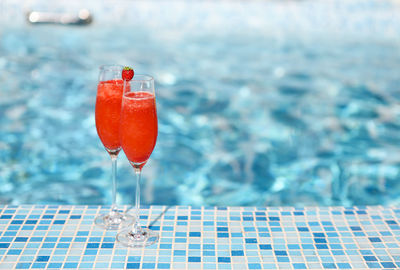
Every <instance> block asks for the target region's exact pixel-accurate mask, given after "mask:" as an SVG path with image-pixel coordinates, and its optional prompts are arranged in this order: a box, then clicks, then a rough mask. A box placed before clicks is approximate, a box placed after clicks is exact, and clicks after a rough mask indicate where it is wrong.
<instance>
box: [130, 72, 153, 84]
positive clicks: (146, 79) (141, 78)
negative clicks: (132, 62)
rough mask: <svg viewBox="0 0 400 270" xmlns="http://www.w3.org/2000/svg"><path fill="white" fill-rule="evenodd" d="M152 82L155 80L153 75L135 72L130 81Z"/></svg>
mask: <svg viewBox="0 0 400 270" xmlns="http://www.w3.org/2000/svg"><path fill="white" fill-rule="evenodd" d="M132 81H133V82H151V81H154V78H153V76H150V75H147V74H135V75H133V78H132V79H131V80H130V81H128V82H132Z"/></svg>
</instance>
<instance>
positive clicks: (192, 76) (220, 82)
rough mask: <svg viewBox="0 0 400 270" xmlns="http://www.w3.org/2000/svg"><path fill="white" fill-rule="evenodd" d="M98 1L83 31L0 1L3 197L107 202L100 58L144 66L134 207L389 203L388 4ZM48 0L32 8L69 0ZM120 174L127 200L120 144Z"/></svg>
mask: <svg viewBox="0 0 400 270" xmlns="http://www.w3.org/2000/svg"><path fill="white" fill-rule="evenodd" d="M107 3H108V2H104V3H103V5H98V4H95V3H94V2H91V1H89V2H88V3H87V6H85V8H88V9H90V10H91V11H92V12H93V15H94V23H93V24H92V25H90V26H87V27H65V26H57V25H42V26H32V25H28V24H27V23H26V22H25V20H24V18H23V14H24V13H23V12H22V10H21V8H20V7H19V6H18V5H16V4H15V3H14V2H12V1H5V2H4V3H3V9H2V10H3V14H2V15H3V19H2V20H3V21H1V26H2V27H1V28H0V29H1V30H0V81H1V88H0V126H1V128H0V203H14V204H17V203H73V204H78V203H80V204H91V203H93V204H99V203H104V204H107V203H110V197H111V194H110V193H111V185H110V184H111V183H110V171H111V163H110V160H109V157H108V155H107V154H106V152H105V150H104V149H103V147H102V145H101V143H100V140H99V139H98V137H97V134H96V129H95V123H94V103H95V96H96V84H97V75H98V66H100V65H102V64H105V63H118V64H129V65H132V66H133V67H134V68H135V69H136V72H137V73H148V74H152V75H153V76H154V77H155V78H156V93H157V106H158V115H159V138H158V142H157V145H156V148H155V151H154V153H153V155H152V157H151V160H150V161H149V163H148V164H147V165H146V167H145V168H144V171H143V173H144V178H143V192H142V200H143V201H144V203H148V204H149V203H151V204H190V205H295V206H303V205H317V204H318V205H335V204H343V205H359V204H386V205H390V204H397V201H398V198H399V196H398V194H400V182H399V181H398V179H399V172H400V171H399V169H400V164H399V161H400V159H399V158H398V157H399V152H400V139H399V133H400V105H399V101H400V94H399V93H400V76H399V74H400V72H399V71H400V50H399V48H400V47H399V45H400V43H399V41H400V33H399V32H400V21H399V18H400V16H398V15H400V6H399V4H398V3H397V2H395V1H298V2H295V1H283V2H282V1H279V2H278V1H250V2H246V3H242V2H228V1H224V2H219V3H216V2H215V3H214V2H196V1H194V2H180V1H179V2H178V1H176V2H170V3H159V2H152V1H150V2H141V1H133V2H129V1H123V2H118V3H120V5H109V6H107ZM110 3H111V2H110ZM110 3H108V4H110ZM52 5H53V6H45V5H44V4H43V3H41V1H37V2H34V5H33V7H32V8H35V7H36V8H38V9H56V10H63V9H67V10H74V9H76V8H78V7H80V6H79V5H80V4H79V3H77V2H72V4H71V5H70V6H68V7H64V6H62V4H61V3H58V4H55V3H53V4H52ZM166 8H168V9H170V10H171V13H168V14H165V12H164V10H165V9H166ZM10 18H12V19H13V23H10V20H9V19H10ZM118 181H119V188H118V189H119V195H118V200H119V202H120V203H131V202H132V201H133V198H132V197H133V194H134V193H133V190H134V186H133V185H134V175H133V170H132V168H130V166H129V164H128V162H127V160H126V158H125V156H124V155H123V154H121V155H120V158H119V172H118Z"/></svg>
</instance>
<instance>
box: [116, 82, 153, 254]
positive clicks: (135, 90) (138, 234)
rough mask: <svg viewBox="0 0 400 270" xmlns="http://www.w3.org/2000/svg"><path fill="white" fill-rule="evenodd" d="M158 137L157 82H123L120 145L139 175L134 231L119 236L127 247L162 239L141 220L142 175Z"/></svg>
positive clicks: (139, 245) (141, 245)
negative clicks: (144, 226) (143, 226)
mask: <svg viewBox="0 0 400 270" xmlns="http://www.w3.org/2000/svg"><path fill="white" fill-rule="evenodd" d="M157 134H158V125H157V110H156V96H155V92H154V80H153V78H152V77H151V76H147V75H135V76H134V77H133V79H132V80H131V81H124V95H123V98H122V111H121V121H120V142H121V146H122V149H124V152H125V155H126V157H127V158H128V160H129V163H130V164H131V165H132V167H133V169H134V170H135V175H136V202H135V212H136V213H135V223H134V224H133V227H132V229H131V230H127V231H123V232H120V233H119V234H118V235H117V241H118V242H120V243H121V244H123V245H125V246H128V247H137V248H138V247H145V246H149V245H151V244H154V243H156V242H157V241H158V238H159V236H158V234H157V233H156V232H153V231H152V230H150V229H148V228H142V227H141V226H140V220H139V216H140V215H139V209H140V176H141V172H142V168H143V166H144V165H145V164H146V162H147V160H148V159H149V157H150V155H151V153H152V152H153V149H154V147H155V145H156V141H157Z"/></svg>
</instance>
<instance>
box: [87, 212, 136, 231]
mask: <svg viewBox="0 0 400 270" xmlns="http://www.w3.org/2000/svg"><path fill="white" fill-rule="evenodd" d="M133 221H134V218H133V217H132V216H130V215H127V214H122V213H120V212H116V213H115V214H113V215H110V213H108V214H104V215H100V216H97V217H96V219H95V221H94V223H95V224H96V225H97V226H99V227H100V228H103V229H106V230H119V229H123V228H127V227H129V226H130V225H132V224H133Z"/></svg>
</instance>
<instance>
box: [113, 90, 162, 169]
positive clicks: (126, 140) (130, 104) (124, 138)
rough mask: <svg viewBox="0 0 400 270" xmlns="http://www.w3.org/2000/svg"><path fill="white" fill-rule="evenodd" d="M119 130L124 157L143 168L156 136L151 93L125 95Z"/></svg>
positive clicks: (154, 111) (153, 102)
mask: <svg viewBox="0 0 400 270" xmlns="http://www.w3.org/2000/svg"><path fill="white" fill-rule="evenodd" d="M120 129H121V133H120V141H121V145H122V148H123V149H124V152H125V155H126V157H127V158H128V160H129V161H130V162H132V163H136V164H140V165H141V167H143V165H144V164H145V163H146V161H147V160H148V159H149V157H150V155H151V153H152V152H153V149H154V147H155V145H156V141H157V134H158V126H157V111H156V100H155V96H154V95H153V94H152V93H149V92H130V93H127V94H126V95H125V99H124V106H123V107H122V112H121V125H120Z"/></svg>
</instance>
